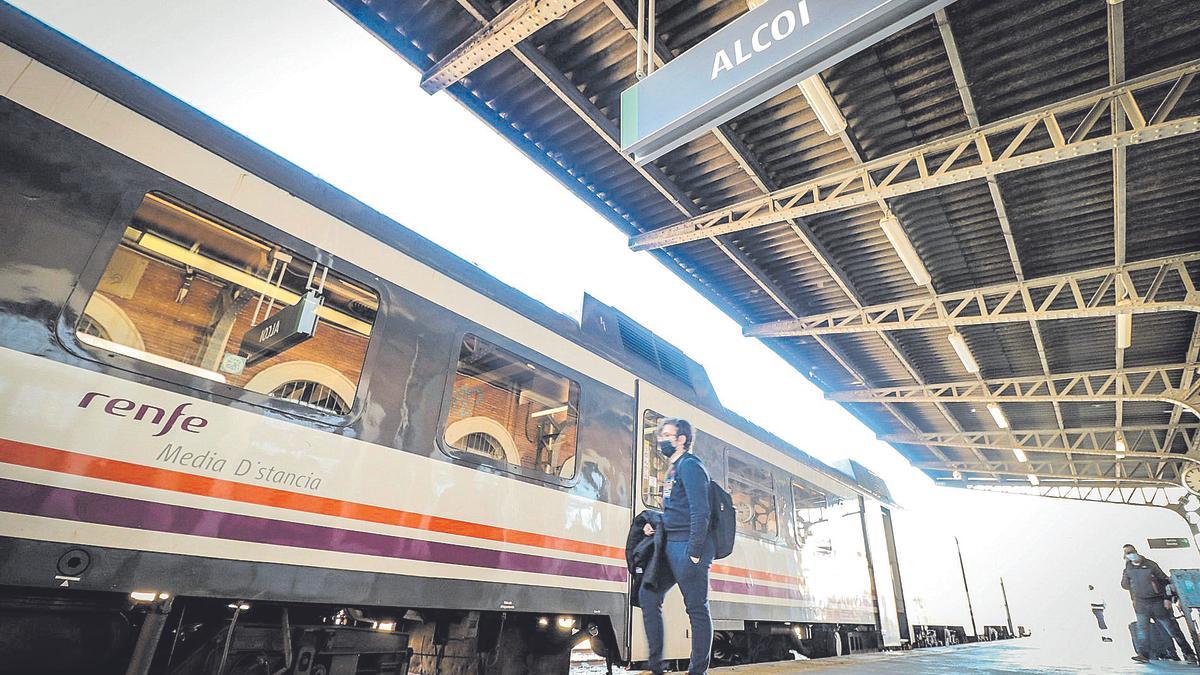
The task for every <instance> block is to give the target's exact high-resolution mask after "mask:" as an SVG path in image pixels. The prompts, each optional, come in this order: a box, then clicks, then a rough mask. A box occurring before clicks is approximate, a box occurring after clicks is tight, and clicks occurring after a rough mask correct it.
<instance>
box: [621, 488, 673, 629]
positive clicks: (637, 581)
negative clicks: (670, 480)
mask: <svg viewBox="0 0 1200 675" xmlns="http://www.w3.org/2000/svg"><path fill="white" fill-rule="evenodd" d="M646 523H649V524H650V526H651V527H653V528H654V535H653V536H650V537H647V536H646V533H645V532H644V531H643V529H644V528H645V527H646ZM625 565H626V567H628V568H629V575H630V581H631V582H632V585H633V589H632V590H631V591H630V594H629V604H631V605H633V606H634V607H641V606H642V603H641V599H640V598H639V597H638V594H639V593H641V590H642V584H643V583H646V584H648V587H649V588H650V590H652V591H653V590H658V588H660V587H662V586H665V585H666V584H667V583H669V582H670V579H671V577H670V572H669V570H670V568H669V567H668V566H667V532H666V529H664V528H663V517H662V514H661V513H659V512H658V511H651V510H649V509H647V510H645V511H642V512H641V513H639V514H638V515H637V517H636V518H634V519H633V523H631V524H630V525H629V536H628V537H626V538H625ZM664 573H666V577H667V578H666V579H664V578H663V576H664Z"/></svg>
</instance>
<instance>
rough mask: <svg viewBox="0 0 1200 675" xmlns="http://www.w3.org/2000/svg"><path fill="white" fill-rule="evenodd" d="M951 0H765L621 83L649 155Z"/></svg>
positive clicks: (624, 138)
mask: <svg viewBox="0 0 1200 675" xmlns="http://www.w3.org/2000/svg"><path fill="white" fill-rule="evenodd" d="M953 1H954V0H768V1H767V2H766V3H764V4H762V5H760V6H758V7H756V8H754V9H752V10H750V11H749V12H747V13H746V14H743V15H742V16H741V17H739V18H738V19H736V20H734V21H733V22H732V23H730V24H729V25H727V26H725V27H724V28H722V29H721V30H719V31H717V32H716V33H714V34H713V35H711V36H709V37H708V38H707V39H705V40H704V41H702V42H701V43H700V44H698V45H696V46H695V47H692V48H691V49H689V50H688V51H686V52H684V53H683V54H680V55H679V56H678V57H676V58H675V59H673V60H671V61H670V62H668V63H667V64H666V65H664V66H663V67H662V68H660V69H658V70H656V71H654V72H653V73H651V74H650V75H649V76H647V77H646V78H644V79H642V80H641V81H639V82H638V83H637V84H634V85H633V86H632V87H630V88H628V89H626V90H625V91H623V92H621V151H622V152H632V153H633V157H634V161H635V162H637V163H638V164H645V163H646V162H649V161H651V160H653V159H655V158H657V157H660V156H661V155H663V154H665V153H667V152H670V151H671V150H673V149H674V148H677V147H679V146H680V145H683V144H684V143H686V142H688V141H690V140H692V139H693V138H697V137H699V136H700V135H702V134H704V133H706V132H708V131H710V130H711V129H713V128H714V127H716V126H717V125H719V124H721V123H723V122H725V121H727V120H729V119H732V118H733V117H735V116H737V115H739V114H741V113H742V112H745V111H746V110H749V109H750V108H752V107H754V106H755V105H758V104H759V103H761V102H763V101H765V100H767V99H769V98H771V97H772V96H775V95H777V94H779V93H780V92H783V91H785V90H787V89H788V88H789V87H792V86H795V85H796V84H798V83H799V82H800V81H801V80H803V79H805V78H807V77H810V76H812V75H816V74H817V73H819V72H821V71H822V70H824V69H825V68H828V67H829V66H831V65H833V64H835V63H838V62H840V61H842V60H844V59H846V58H847V57H849V56H852V55H853V54H855V53H857V52H859V51H861V50H863V49H865V48H867V47H869V46H871V45H873V44H875V43H877V42H879V41H881V40H883V39H884V38H886V37H887V36H889V35H892V34H894V33H895V32H896V31H899V30H901V29H902V28H905V27H906V26H909V25H911V24H913V23H915V22H917V21H919V20H920V19H923V18H926V17H928V16H931V15H932V14H933V13H934V12H936V11H937V10H939V9H942V8H944V7H946V6H947V5H949V4H950V3H951V2H953Z"/></svg>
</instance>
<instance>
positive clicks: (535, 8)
mask: <svg viewBox="0 0 1200 675" xmlns="http://www.w3.org/2000/svg"><path fill="white" fill-rule="evenodd" d="M581 4H583V0H514V1H513V3H512V4H511V5H509V6H508V7H507V8H505V9H504V11H502V12H500V13H499V14H497V15H496V18H494V19H492V20H491V21H488V22H487V23H486V24H484V25H483V27H482V28H480V29H479V30H478V31H476V32H475V34H474V35H472V36H471V37H469V38H467V39H466V41H464V42H463V43H462V44H460V45H459V46H457V47H455V48H454V49H453V50H451V51H450V53H449V54H447V55H446V56H445V57H444V58H443V59H442V60H441V61H438V62H437V63H436V64H434V66H433V67H432V68H430V69H429V70H427V71H425V73H424V74H423V75H422V76H421V88H422V89H424V90H425V91H427V92H429V93H430V94H434V93H437V92H439V91H441V90H443V89H445V88H446V87H449V86H450V85H452V84H454V83H455V82H458V81H459V80H461V79H462V78H464V77H466V76H467V75H470V74H471V72H472V71H474V70H475V69H477V68H479V67H480V66H482V65H484V64H485V63H487V62H488V61H491V60H492V59H494V58H496V57H497V56H499V55H501V54H503V53H504V52H506V51H508V50H509V49H512V48H513V47H515V46H517V45H518V44H520V43H521V42H522V41H523V40H524V39H525V38H527V37H529V36H530V35H533V34H534V33H536V32H537V31H539V30H541V29H542V28H544V27H545V26H547V25H549V24H550V23H552V22H554V21H557V20H558V19H561V18H563V17H564V16H566V15H567V12H569V11H571V10H572V9H574V8H575V7H577V6H578V5H581Z"/></svg>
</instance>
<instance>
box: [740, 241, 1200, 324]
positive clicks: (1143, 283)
mask: <svg viewBox="0 0 1200 675" xmlns="http://www.w3.org/2000/svg"><path fill="white" fill-rule="evenodd" d="M1197 261H1200V253H1189V254H1186V255H1181V256H1172V257H1169V258H1156V259H1153V260H1143V261H1139V262H1134V263H1128V264H1125V265H1113V266H1109V267H1101V268H1096V269H1091V270H1084V271H1080V272H1071V273H1069V274H1060V275H1056V276H1051V277H1042V278H1039V279H1032V280H1027V281H1020V282H1016V283H1008V284H997V285H994V286H987V287H984V288H976V289H970V290H965V291H958V292H955V293H943V294H941V295H937V296H935V297H932V298H914V299H909V300H901V301H898V302H892V303H886V304H881V305H872V306H870V307H863V308H855V309H846V310H839V311H836V312H828V313H825V314H817V315H813V316H806V317H800V318H798V319H792V320H786V321H776V322H772V323H765V324H759V325H756V326H750V327H748V328H746V329H745V334H746V335H748V336H753V337H784V336H794V335H827V334H835V333H873V332H880V331H891V330H907V329H914V328H942V327H958V326H977V325H983V324H994V323H1011V322H1022V323H1024V322H1028V321H1031V320H1035V321H1037V320H1047V319H1079V318H1087V317H1097V316H1116V315H1117V314H1121V313H1126V312H1131V313H1148V312H1169V311H1188V312H1198V313H1200V291H1197V289H1196V287H1197V283H1196V281H1195V280H1193V279H1192V273H1191V272H1190V271H1189V270H1188V265H1189V264H1191V263H1195V262H1197Z"/></svg>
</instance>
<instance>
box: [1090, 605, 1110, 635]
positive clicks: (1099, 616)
mask: <svg viewBox="0 0 1200 675" xmlns="http://www.w3.org/2000/svg"><path fill="white" fill-rule="evenodd" d="M1092 614H1094V615H1095V616H1096V623H1097V624H1098V625H1099V626H1100V630H1108V626H1106V625H1105V624H1104V610H1102V609H1098V608H1095V607H1093V608H1092Z"/></svg>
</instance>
